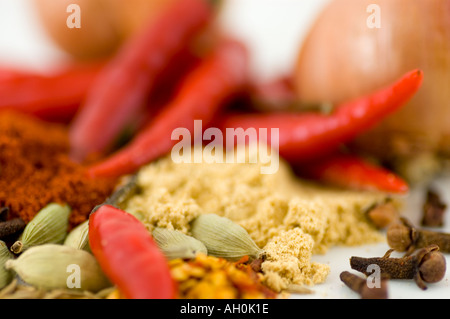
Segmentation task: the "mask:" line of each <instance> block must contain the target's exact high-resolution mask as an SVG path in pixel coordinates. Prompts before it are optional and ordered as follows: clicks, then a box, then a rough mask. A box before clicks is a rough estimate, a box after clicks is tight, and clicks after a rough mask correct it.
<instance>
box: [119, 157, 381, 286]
mask: <svg viewBox="0 0 450 319" xmlns="http://www.w3.org/2000/svg"><path fill="white" fill-rule="evenodd" d="M261 165H262V164H259V163H251V162H250V163H249V162H246V163H235V164H227V163H213V164H207V163H205V162H203V163H201V164H195V163H189V164H177V163H174V162H173V161H172V160H171V158H170V157H166V158H163V159H161V160H159V161H156V162H154V163H152V164H150V165H147V166H145V167H143V168H142V169H141V170H140V172H139V174H138V184H139V187H140V189H141V191H140V192H139V193H138V194H137V195H135V196H133V197H132V198H130V199H129V200H128V201H127V202H125V203H124V205H123V207H122V208H123V209H124V210H126V211H128V212H129V213H131V214H133V215H135V216H136V217H138V218H139V219H140V220H141V221H142V222H143V223H144V224H145V225H146V226H147V227H148V228H149V230H152V228H153V227H166V228H169V229H176V230H179V231H182V232H184V233H186V234H190V233H189V231H190V229H189V224H190V222H191V221H192V220H193V219H194V218H195V217H196V216H198V215H199V214H203V213H215V214H218V215H220V216H225V217H227V218H230V219H231V220H233V221H235V222H236V223H238V224H240V225H241V226H242V227H244V228H245V229H246V230H247V231H248V232H249V234H250V236H251V237H252V238H253V239H254V241H255V242H256V244H257V245H258V246H260V247H261V248H264V250H265V251H266V253H267V259H266V261H265V262H264V263H263V264H262V271H263V273H264V282H265V284H267V285H268V286H269V287H270V288H272V289H274V290H276V291H282V290H284V289H287V288H288V287H289V285H291V284H296V285H310V286H311V285H314V284H318V283H322V282H324V281H325V280H326V278H327V275H328V273H329V266H328V265H326V264H320V263H315V262H312V257H313V255H314V254H324V253H326V252H327V250H328V249H329V248H330V247H332V246H336V245H348V246H353V245H360V244H368V243H375V242H380V241H383V240H385V239H384V237H383V236H382V234H381V233H380V232H379V231H378V230H377V229H376V228H375V227H374V226H373V225H371V224H370V222H368V220H367V219H366V217H365V215H364V212H365V211H366V210H367V209H368V208H369V207H371V206H372V205H374V204H377V203H381V202H383V201H384V200H386V198H387V195H386V194H381V193H374V192H356V191H345V190H336V189H330V188H322V187H318V186H315V185H312V184H310V183H307V182H305V181H301V180H299V179H298V178H296V177H295V175H294V174H293V173H292V171H291V169H290V166H288V165H287V164H286V163H284V162H280V167H279V170H278V171H277V173H275V174H271V175H264V174H261V170H260V168H261Z"/></svg>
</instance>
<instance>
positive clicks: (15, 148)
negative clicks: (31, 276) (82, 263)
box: [0, 112, 116, 227]
mask: <svg viewBox="0 0 450 319" xmlns="http://www.w3.org/2000/svg"><path fill="white" fill-rule="evenodd" d="M68 153H69V139H68V134H67V130H66V127H65V126H63V125H61V124H55V123H47V122H43V121H41V120H38V119H37V118H34V117H31V116H27V115H24V114H16V113H12V112H1V113H0V207H8V208H9V209H10V214H9V216H10V217H9V218H14V217H20V218H21V219H23V220H24V221H25V222H26V223H28V222H29V221H30V220H31V219H32V218H33V217H34V215H35V214H37V212H38V211H39V210H40V209H42V208H43V207H44V206H46V205H47V204H49V203H51V202H57V203H64V204H68V205H69V206H70V207H71V209H72V212H71V216H70V226H71V227H73V226H75V225H77V224H79V223H81V222H83V221H85V220H86V219H87V216H88V215H89V213H90V212H91V210H92V208H94V207H95V206H96V205H98V204H100V203H102V202H103V201H104V200H105V199H106V198H107V197H108V196H109V195H110V193H111V192H112V191H113V189H114V187H115V184H116V181H115V180H113V179H106V178H101V179H89V178H86V175H85V173H84V167H83V166H82V165H81V164H77V163H74V162H72V161H71V160H70V159H69V156H68Z"/></svg>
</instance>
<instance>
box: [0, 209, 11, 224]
mask: <svg viewBox="0 0 450 319" xmlns="http://www.w3.org/2000/svg"><path fill="white" fill-rule="evenodd" d="M8 219H9V207H2V208H0V221H2V222H5V221H7V220H8Z"/></svg>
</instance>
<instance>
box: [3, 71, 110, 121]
mask: <svg viewBox="0 0 450 319" xmlns="http://www.w3.org/2000/svg"><path fill="white" fill-rule="evenodd" d="M104 65H105V63H104V62H98V63H96V62H95V63H87V64H76V65H70V66H68V67H65V68H64V69H62V70H58V71H56V72H54V73H52V74H38V73H32V72H21V71H14V70H4V71H3V70H0V111H1V110H13V111H17V112H21V113H25V114H29V115H34V116H36V117H38V118H41V119H43V120H48V121H55V122H65V123H66V122H69V121H70V120H71V119H72V118H73V116H74V115H75V113H76V112H77V111H78V109H79V107H80V105H81V104H82V102H83V100H84V98H85V97H86V94H87V92H88V90H89V88H90V87H91V86H92V84H93V83H94V81H95V79H96V77H97V75H98V74H99V73H100V71H101V70H102V68H103V67H104Z"/></svg>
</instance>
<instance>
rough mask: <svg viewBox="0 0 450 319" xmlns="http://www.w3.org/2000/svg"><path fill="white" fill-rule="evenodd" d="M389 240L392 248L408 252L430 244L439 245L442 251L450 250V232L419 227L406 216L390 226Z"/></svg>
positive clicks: (388, 231)
mask: <svg viewBox="0 0 450 319" xmlns="http://www.w3.org/2000/svg"><path fill="white" fill-rule="evenodd" d="M387 242H388V244H389V246H390V247H391V248H393V249H395V250H397V251H406V252H408V253H411V252H413V251H414V250H415V249H417V248H423V247H427V246H429V245H437V246H438V247H439V250H440V251H441V252H444V253H449V252H450V234H448V233H442V232H436V231H431V230H425V229H418V228H416V227H414V226H413V225H412V224H411V222H410V221H409V220H407V219H406V218H405V217H401V218H400V220H399V222H398V223H395V224H392V225H391V226H389V228H388V230H387Z"/></svg>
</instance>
